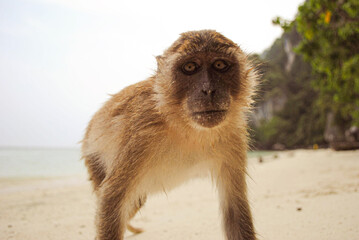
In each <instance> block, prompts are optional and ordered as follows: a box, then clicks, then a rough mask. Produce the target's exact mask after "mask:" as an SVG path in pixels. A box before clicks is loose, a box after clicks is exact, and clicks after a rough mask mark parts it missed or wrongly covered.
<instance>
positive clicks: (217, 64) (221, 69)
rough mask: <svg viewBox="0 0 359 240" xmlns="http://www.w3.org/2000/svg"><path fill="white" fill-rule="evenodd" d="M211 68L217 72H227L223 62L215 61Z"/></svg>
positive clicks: (225, 64)
mask: <svg viewBox="0 0 359 240" xmlns="http://www.w3.org/2000/svg"><path fill="white" fill-rule="evenodd" d="M212 66H213V68H214V69H216V70H217V71H219V72H225V71H227V70H228V68H229V65H228V63H226V62H225V61H224V60H217V61H215V62H214V63H213V65H212Z"/></svg>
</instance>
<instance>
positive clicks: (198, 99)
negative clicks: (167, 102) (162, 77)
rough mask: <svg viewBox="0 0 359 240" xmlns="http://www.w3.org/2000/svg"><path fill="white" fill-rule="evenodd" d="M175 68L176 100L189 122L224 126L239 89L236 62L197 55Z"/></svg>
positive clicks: (217, 56)
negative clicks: (232, 100) (183, 108)
mask: <svg viewBox="0 0 359 240" xmlns="http://www.w3.org/2000/svg"><path fill="white" fill-rule="evenodd" d="M174 68H175V69H173V72H174V83H175V85H176V86H175V88H176V89H177V91H176V94H177V96H176V97H177V98H178V100H180V102H182V105H183V106H184V107H185V108H186V109H185V112H187V114H188V115H189V118H190V119H191V120H192V121H193V122H194V123H196V124H199V125H200V126H202V127H206V128H211V127H215V126H217V125H219V124H220V123H221V122H223V121H224V120H225V119H226V116H227V113H228V111H229V108H230V105H231V98H232V96H233V95H234V94H236V92H237V89H238V88H239V79H238V78H239V67H238V63H237V62H236V60H235V59H231V58H229V57H226V56H224V55H221V54H216V53H208V52H207V53H197V54H195V55H193V56H188V57H185V58H184V59H181V60H180V61H178V64H177V65H175V67H174Z"/></svg>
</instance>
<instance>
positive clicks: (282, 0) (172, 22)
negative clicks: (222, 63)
mask: <svg viewBox="0 0 359 240" xmlns="http://www.w3.org/2000/svg"><path fill="white" fill-rule="evenodd" d="M302 2H303V0H271V1H269V0H245V1H242V0H235V1H227V0H221V1H219V0H217V1H211V0H206V1H194V0H181V1H171V0H167V1H165V0H163V1H157V0H156V1H153V0H152V1H151V0H147V1H145V0H142V1H122V0H112V1H106V0H103V1H100V0H97V1H95V0H8V1H6V0H0V147H1V146H4V147H6V146H26V147H35V146H36V147H46V146H48V147H79V145H78V144H77V142H78V141H80V140H81V138H82V135H83V133H84V130H85V128H86V125H87V123H88V121H89V120H90V118H91V116H92V115H93V113H94V112H95V111H96V110H97V109H98V108H99V107H100V106H101V105H102V104H103V103H104V102H105V101H106V100H107V99H108V98H109V96H108V94H112V93H116V92H118V91H119V90H120V89H122V88H123V87H125V86H127V85H130V84H133V83H135V82H138V81H141V80H144V79H146V78H147V77H149V76H150V75H151V74H152V73H153V71H154V70H155V68H156V63H155V58H154V56H156V55H159V54H161V53H162V51H163V50H164V49H166V48H167V47H169V46H170V45H171V43H172V42H173V41H174V40H176V39H177V37H178V35H179V34H180V33H181V32H185V31H189V30H199V29H215V30H217V31H219V32H221V33H222V34H224V35H225V36H226V37H228V38H230V39H232V40H233V41H234V42H236V43H238V44H239V45H240V46H241V47H242V49H243V50H245V51H246V52H248V53H260V52H262V51H263V50H264V49H266V48H268V47H269V46H270V45H271V44H272V42H273V41H274V40H275V39H276V38H277V37H279V36H280V35H281V33H282V31H281V29H280V28H279V27H276V26H273V25H272V23H271V20H272V19H273V18H274V17H276V16H282V17H284V18H286V19H293V17H294V16H295V14H296V12H297V8H298V6H299V4H301V3H302Z"/></svg>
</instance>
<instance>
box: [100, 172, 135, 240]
mask: <svg viewBox="0 0 359 240" xmlns="http://www.w3.org/2000/svg"><path fill="white" fill-rule="evenodd" d="M129 193H130V192H129V189H128V188H127V186H126V184H125V183H122V184H120V183H119V182H118V181H111V179H108V181H105V182H104V184H103V185H102V186H101V189H100V195H99V199H98V208H97V215H96V226H97V237H96V240H123V236H124V233H125V230H126V224H127V221H128V215H129V206H128V202H129V201H128V198H129Z"/></svg>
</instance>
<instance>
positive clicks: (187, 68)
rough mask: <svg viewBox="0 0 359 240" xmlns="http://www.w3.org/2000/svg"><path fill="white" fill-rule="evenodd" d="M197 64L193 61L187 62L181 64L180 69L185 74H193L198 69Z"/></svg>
mask: <svg viewBox="0 0 359 240" xmlns="http://www.w3.org/2000/svg"><path fill="white" fill-rule="evenodd" d="M198 67H199V66H198V65H197V63H195V62H188V63H186V64H184V65H183V66H182V71H183V72H184V73H185V74H193V73H195V72H196V70H197V69H198Z"/></svg>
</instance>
